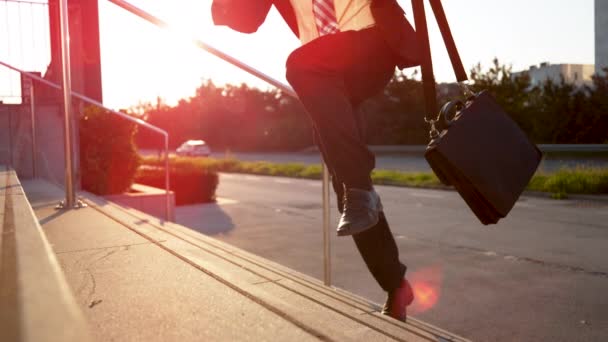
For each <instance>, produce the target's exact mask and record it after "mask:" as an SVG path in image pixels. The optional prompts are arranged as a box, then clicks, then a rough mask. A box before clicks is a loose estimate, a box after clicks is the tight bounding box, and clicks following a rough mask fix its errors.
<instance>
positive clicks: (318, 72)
mask: <svg viewBox="0 0 608 342" xmlns="http://www.w3.org/2000/svg"><path fill="white" fill-rule="evenodd" d="M388 51H389V49H388V47H386V46H385V43H384V42H383V41H382V39H381V37H380V35H379V34H378V32H376V31H374V30H366V32H344V33H339V34H336V35H331V36H325V37H321V38H319V39H317V40H315V41H313V42H311V43H309V44H307V45H304V46H302V47H301V48H299V49H297V50H296V51H294V52H293V53H292V55H291V56H290V57H289V59H288V62H287V79H288V80H289V82H290V83H291V85H292V86H293V87H294V90H295V91H296V92H297V94H298V96H299V97H300V100H301V101H302V103H303V104H304V106H305V107H306V109H307V111H308V113H309V114H310V116H311V119H312V121H313V123H314V126H315V130H316V133H317V139H315V140H316V141H317V144H318V145H319V150H320V151H321V153H322V154H323V159H324V160H325V162H326V163H327V165H328V168H329V169H330V172H331V173H332V184H333V186H334V190H335V192H336V196H337V197H338V210H339V211H340V212H342V210H343V207H342V202H341V199H342V198H343V195H344V188H343V184H346V185H347V186H353V187H359V188H371V179H370V173H371V170H372V169H373V168H374V164H375V161H374V156H373V154H372V153H371V152H370V151H369V150H368V149H367V146H366V144H365V136H364V130H363V127H362V120H361V119H362V118H361V117H360V116H359V115H361V113H360V112H358V111H356V107H357V106H358V105H359V104H360V103H361V102H363V101H364V100H365V99H367V98H369V97H371V96H373V95H375V94H376V93H378V92H379V91H381V90H382V89H383V88H384V87H385V86H386V84H387V83H388V81H389V80H390V78H391V77H392V75H393V73H394V70H395V66H394V61H393V57H392V56H391V55H390V54H389V52H388ZM353 238H354V240H355V243H356V245H357V248H358V250H359V252H360V253H361V256H362V257H363V259H364V261H365V263H366V265H367V267H368V268H369V270H370V272H371V273H372V275H373V276H374V278H375V279H376V280H377V281H378V283H379V285H380V286H381V287H382V288H383V289H384V290H385V291H389V292H390V291H393V290H395V289H396V288H398V287H399V286H400V283H401V281H402V279H403V276H404V273H405V269H406V268H405V266H404V265H403V264H401V262H400V261H399V255H398V249H397V245H396V243H395V240H394V238H393V236H392V234H391V232H390V229H389V227H388V223H387V221H386V218H385V216H384V214H383V213H380V217H379V221H378V223H377V224H376V225H374V226H373V227H371V228H370V229H368V230H366V231H365V232H363V233H360V234H355V235H353Z"/></svg>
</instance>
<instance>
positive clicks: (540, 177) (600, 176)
mask: <svg viewBox="0 0 608 342" xmlns="http://www.w3.org/2000/svg"><path fill="white" fill-rule="evenodd" d="M142 163H143V165H147V166H162V165H163V161H162V160H159V159H158V158H156V157H145V158H143V162H142ZM171 168H172V169H180V170H193V169H199V170H200V169H203V170H207V171H210V172H227V173H247V174H256V175H267V176H282V177H294V178H308V179H321V172H322V167H321V165H319V164H317V165H305V164H301V163H285V164H277V163H270V162H265V161H256V162H249V161H239V160H237V159H235V158H232V157H229V158H219V159H216V158H193V157H171ZM372 180H373V182H374V184H383V185H396V186H408V187H420V188H442V189H445V188H448V187H446V186H444V185H443V184H441V182H439V179H438V178H437V177H436V176H435V174H434V173H432V172H402V171H393V170H374V172H373V173H372ZM527 189H528V190H532V191H540V192H548V193H551V194H552V197H553V198H556V199H561V198H567V197H568V194H608V168H589V167H578V168H574V169H562V170H559V171H557V172H554V173H540V172H539V173H537V174H536V175H534V177H533V178H532V180H531V181H530V183H529V184H528V187H527Z"/></svg>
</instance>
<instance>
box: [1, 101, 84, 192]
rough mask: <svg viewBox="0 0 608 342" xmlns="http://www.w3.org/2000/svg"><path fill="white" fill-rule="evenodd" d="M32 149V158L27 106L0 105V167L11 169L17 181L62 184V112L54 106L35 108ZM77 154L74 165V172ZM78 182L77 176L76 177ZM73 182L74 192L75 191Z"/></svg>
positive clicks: (76, 164)
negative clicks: (34, 135)
mask: <svg viewBox="0 0 608 342" xmlns="http://www.w3.org/2000/svg"><path fill="white" fill-rule="evenodd" d="M35 117H36V118H35V123H36V133H35V134H36V146H37V153H36V156H35V160H34V159H33V158H32V156H33V149H32V142H33V140H32V129H31V119H30V118H31V112H30V106H29V105H23V106H14V105H0V163H3V164H6V165H12V167H13V169H14V170H15V171H16V172H17V174H18V176H19V178H21V179H29V178H32V177H34V164H33V162H34V161H35V165H36V176H37V177H40V178H43V179H46V180H48V181H50V182H52V183H54V184H57V185H60V186H63V185H64V184H65V159H64V135H63V111H62V110H61V107H60V106H57V105H37V106H35ZM77 156H78V153H75V158H74V165H75V166H76V169H78V167H77V166H78V157H77ZM76 179H78V174H76ZM78 184H79V182H76V188H77V189H78V188H79V185H78Z"/></svg>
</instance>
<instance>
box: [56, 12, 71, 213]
mask: <svg viewBox="0 0 608 342" xmlns="http://www.w3.org/2000/svg"><path fill="white" fill-rule="evenodd" d="M60 7H61V10H60V13H59V19H60V26H61V67H62V83H63V84H62V89H63V107H64V108H63V110H64V151H65V203H64V208H66V209H70V208H73V207H74V204H75V191H74V174H73V173H74V167H73V165H72V157H73V156H72V150H73V149H72V144H73V139H72V79H71V74H70V33H69V21H68V0H61V4H60Z"/></svg>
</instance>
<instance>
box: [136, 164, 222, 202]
mask: <svg viewBox="0 0 608 342" xmlns="http://www.w3.org/2000/svg"><path fill="white" fill-rule="evenodd" d="M169 169H170V172H169V187H170V189H171V190H172V191H173V192H174V193H175V204H176V205H184V204H193V203H206V202H213V201H214V200H215V190H216V189H217V185H218V183H219V177H218V174H217V172H215V171H212V170H210V169H208V168H205V167H202V164H198V165H196V164H190V165H187V164H186V163H181V165H179V166H178V165H177V164H176V163H174V162H173V161H172V163H171V166H170V168H169ZM135 181H136V182H137V183H140V184H145V185H149V186H153V187H155V188H161V189H162V188H164V187H165V170H164V168H161V167H155V166H153V167H142V168H140V169H139V171H138V172H137V176H136V178H135Z"/></svg>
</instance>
